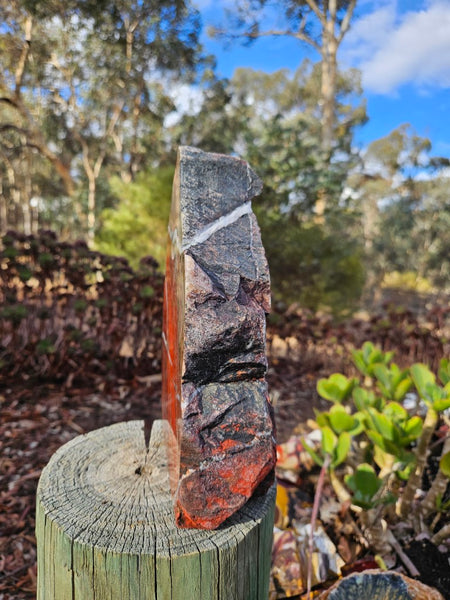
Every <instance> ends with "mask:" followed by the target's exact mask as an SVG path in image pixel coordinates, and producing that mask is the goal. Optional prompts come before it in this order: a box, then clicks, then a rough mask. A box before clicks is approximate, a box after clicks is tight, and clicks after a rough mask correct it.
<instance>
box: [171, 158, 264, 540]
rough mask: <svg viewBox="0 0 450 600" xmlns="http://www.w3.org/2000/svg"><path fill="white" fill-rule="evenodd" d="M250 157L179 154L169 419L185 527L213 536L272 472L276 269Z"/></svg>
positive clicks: (173, 237)
mask: <svg viewBox="0 0 450 600" xmlns="http://www.w3.org/2000/svg"><path fill="white" fill-rule="evenodd" d="M261 187H262V186H261V182H260V180H259V179H258V178H257V176H256V175H255V173H254V172H253V171H252V170H251V169H250V167H249V166H248V165H247V163H246V162H244V161H242V160H240V159H238V158H234V157H229V156H223V155H219V154H211V153H205V152H201V151H200V150H197V149H194V148H187V147H183V148H180V150H179V155H178V162H177V169H176V173H175V179H174V189H173V197H172V212H171V218H170V224H169V233H170V240H171V242H170V245H169V252H168V259H167V269H166V287H165V298H164V332H163V341H164V346H163V416H164V417H165V418H167V419H168V420H169V421H170V423H171V425H172V428H173V431H174V433H175V439H176V442H177V448H176V449H175V451H174V452H173V453H172V465H173V466H172V474H171V479H172V486H173V491H174V500H175V515H176V520H177V524H178V525H179V526H181V527H198V528H205V529H213V528H216V527H218V526H219V525H220V524H221V523H222V522H223V521H224V520H225V519H227V518H228V517H229V516H231V515H232V514H233V513H234V512H236V511H237V510H238V509H239V508H240V507H241V506H243V504H245V502H246V501H247V500H248V499H249V498H250V496H252V495H253V493H255V491H256V490H259V491H261V490H263V489H264V486H267V485H268V484H269V483H270V481H271V479H272V477H273V468H274V463H275V448H274V440H273V420H272V411H271V407H270V404H269V401H268V394H267V384H266V382H265V379H264V376H265V372H266V368H267V362H266V356H265V315H266V313H267V312H268V311H269V309H270V287H269V272H268V267H267V262H266V259H265V255H264V250H263V247H262V244H261V236H260V232H259V228H258V225H257V223H256V219H255V216H254V214H253V212H252V210H251V204H250V201H251V199H252V197H254V196H255V195H256V194H258V193H259V192H260V191H261Z"/></svg>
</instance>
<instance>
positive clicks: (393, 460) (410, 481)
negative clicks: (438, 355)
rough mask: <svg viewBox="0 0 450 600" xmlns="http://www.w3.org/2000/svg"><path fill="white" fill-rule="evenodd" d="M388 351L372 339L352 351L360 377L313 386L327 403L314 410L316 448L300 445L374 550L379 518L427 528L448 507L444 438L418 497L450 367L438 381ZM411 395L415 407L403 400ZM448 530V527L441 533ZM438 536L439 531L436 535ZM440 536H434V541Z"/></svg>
mask: <svg viewBox="0 0 450 600" xmlns="http://www.w3.org/2000/svg"><path fill="white" fill-rule="evenodd" d="M392 359H393V353H392V352H383V351H382V350H380V349H379V348H377V347H376V346H374V345H373V344H372V343H370V342H366V343H365V344H364V345H363V347H362V348H361V349H360V350H356V351H354V352H353V362H354V364H355V366H356V368H357V369H358V371H359V373H360V374H361V377H354V378H349V377H345V376H344V375H342V374H340V373H335V374H333V375H331V376H330V377H328V378H327V379H321V380H319V381H318V384H317V390H318V393H319V395H320V396H321V397H322V398H324V399H325V400H327V401H329V402H330V403H331V407H330V409H329V410H328V411H322V412H319V411H316V426H317V427H318V428H319V429H320V431H321V443H320V444H319V445H318V446H317V447H312V446H311V445H310V444H308V443H307V442H306V441H304V445H305V449H306V450H307V451H308V452H309V454H310V455H311V457H312V458H313V460H314V461H315V462H316V463H317V464H319V465H321V466H322V467H323V465H324V464H325V465H326V467H327V470H328V475H329V478H330V481H331V483H332V485H333V488H334V490H335V492H336V494H337V496H338V498H339V499H340V500H341V501H349V502H350V503H351V505H352V506H353V508H354V510H356V511H357V512H358V513H359V519H360V521H361V523H362V525H363V527H364V528H365V530H366V534H367V535H368V537H369V540H370V542H371V544H372V546H374V549H375V550H378V551H381V550H382V547H383V546H384V547H385V546H386V537H385V536H384V537H383V535H382V529H383V522H384V519H394V520H395V519H398V518H402V519H403V520H404V521H408V522H409V523H410V524H411V526H412V527H413V528H414V529H415V530H420V531H423V530H424V529H426V528H427V527H428V529H429V531H430V533H431V534H432V533H433V529H434V527H435V526H436V524H437V521H438V520H439V519H438V518H436V516H435V518H434V519H432V516H433V515H438V514H442V513H443V512H445V510H448V508H449V506H448V502H446V501H445V491H446V487H447V484H448V482H449V475H450V442H449V440H448V437H447V440H445V441H443V444H442V455H441V459H440V462H439V470H438V472H437V474H436V476H435V478H434V481H432V482H431V486H430V488H429V490H428V492H427V493H426V494H422V500H421V501H420V502H419V501H418V500H416V498H417V496H418V495H419V494H418V492H419V491H420V490H421V487H422V479H423V474H424V469H425V466H426V463H427V457H428V454H429V450H430V444H431V442H432V437H433V433H434V432H435V430H436V427H437V424H438V422H439V418H440V415H441V414H443V413H444V411H446V409H448V408H449V407H450V365H449V361H448V360H447V359H442V360H441V363H440V368H439V372H438V379H439V380H440V383H439V381H438V379H437V378H436V376H435V375H434V374H433V373H432V372H431V370H430V369H429V368H428V367H427V366H426V365H424V364H420V363H416V364H414V365H412V366H411V367H410V368H409V369H400V368H399V367H398V365H396V364H395V363H393V362H392ZM407 394H414V397H415V398H416V399H417V403H416V405H417V410H416V411H414V412H411V411H410V410H408V409H407V408H406V406H405V405H406V403H404V400H405V397H406V396H407ZM444 529H446V528H444ZM441 531H442V530H441ZM440 539H443V538H442V533H441V532H439V533H436V534H435V541H439V540H440Z"/></svg>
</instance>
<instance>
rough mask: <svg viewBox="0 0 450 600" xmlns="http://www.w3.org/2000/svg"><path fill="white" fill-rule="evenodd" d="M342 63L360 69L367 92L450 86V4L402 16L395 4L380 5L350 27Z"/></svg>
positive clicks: (444, 1)
mask: <svg viewBox="0 0 450 600" xmlns="http://www.w3.org/2000/svg"><path fill="white" fill-rule="evenodd" d="M378 6H379V4H378ZM341 59H342V60H343V61H344V62H345V63H347V64H350V65H352V66H357V67H358V68H359V69H361V71H362V73H363V85H364V87H365V89H366V90H368V91H372V92H375V93H380V94H391V93H393V92H395V91H396V89H397V88H398V87H400V86H401V85H403V84H406V83H412V84H415V85H417V86H418V87H429V86H432V87H441V88H446V87H450V1H449V0H435V1H432V2H430V3H429V4H428V6H426V8H424V9H422V10H419V11H415V12H412V11H410V12H406V13H403V14H402V15H400V16H399V15H396V7H395V3H392V2H391V3H389V4H388V5H386V4H385V5H382V6H381V7H379V8H377V9H376V10H375V11H373V12H371V13H370V14H366V15H364V16H363V17H361V18H360V19H358V20H356V21H355V22H354V25H353V27H352V29H351V30H350V32H349V34H348V36H347V40H346V42H345V45H344V47H343V51H342V54H341Z"/></svg>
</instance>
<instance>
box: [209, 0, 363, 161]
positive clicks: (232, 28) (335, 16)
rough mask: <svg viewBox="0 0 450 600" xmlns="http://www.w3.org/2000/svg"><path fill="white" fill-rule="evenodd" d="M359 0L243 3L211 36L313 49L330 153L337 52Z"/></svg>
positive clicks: (325, 144)
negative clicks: (276, 40) (289, 42)
mask: <svg viewBox="0 0 450 600" xmlns="http://www.w3.org/2000/svg"><path fill="white" fill-rule="evenodd" d="M356 3H357V0H281V1H279V0H244V1H243V2H240V3H239V4H238V5H237V6H236V7H235V8H233V9H232V10H230V11H229V23H228V27H227V28H221V27H213V28H211V30H210V31H211V33H212V35H216V36H222V37H224V38H228V39H232V38H237V37H243V38H244V39H246V40H247V41H248V42H252V41H254V40H256V39H258V38H261V37H278V36H283V37H284V36H287V37H290V38H293V39H295V40H297V41H298V42H299V43H301V44H307V45H308V46H309V47H311V48H313V49H314V50H315V51H316V53H317V54H318V55H319V57H320V66H321V78H320V96H319V98H318V104H319V107H320V112H321V144H322V147H323V149H324V151H325V152H326V153H330V152H331V149H332V146H333V143H334V140H335V133H336V128H337V127H338V125H339V124H338V122H337V113H336V92H337V89H338V62H337V53H338V49H339V47H340V45H341V43H342V41H343V39H344V37H345V35H346V33H347V32H348V30H349V28H350V24H351V20H352V17H353V14H354V10H355V7H356Z"/></svg>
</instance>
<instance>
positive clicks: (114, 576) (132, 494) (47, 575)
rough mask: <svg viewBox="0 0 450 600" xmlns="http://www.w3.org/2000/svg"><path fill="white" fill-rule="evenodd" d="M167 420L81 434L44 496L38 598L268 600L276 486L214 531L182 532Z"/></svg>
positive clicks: (48, 478) (44, 479)
mask: <svg viewBox="0 0 450 600" xmlns="http://www.w3.org/2000/svg"><path fill="white" fill-rule="evenodd" d="M170 435H172V434H171V431H170V427H169V426H168V424H167V422H165V421H157V422H156V423H155V424H154V426H153V429H152V434H151V439H150V444H149V447H148V449H147V447H146V445H145V439H144V424H143V422H141V421H131V422H127V423H119V424H117V425H111V426H110V427H105V428H103V429H99V430H97V431H93V432H91V433H89V434H87V435H83V436H79V437H77V438H75V439H74V440H72V441H71V442H69V443H68V444H66V445H64V446H63V447H62V448H60V449H59V450H58V451H57V452H56V453H55V454H54V456H53V457H52V459H51V460H50V462H49V464H48V465H47V467H46V468H45V469H44V471H43V473H42V476H41V479H40V482H39V487H38V493H37V516H36V537H37V543H38V593H37V598H38V600H104V599H105V600H106V599H108V600H116V599H117V600H144V599H145V600H163V599H167V600H191V599H192V600H193V599H199V600H209V599H211V600H219V599H220V600H253V599H254V600H267V597H268V583H269V571H270V553H271V538H272V528H273V507H274V490H273V489H271V490H270V491H269V493H268V494H267V495H265V496H262V497H258V498H253V499H251V500H250V502H249V503H247V504H246V505H245V506H244V508H243V509H241V511H239V512H238V513H237V514H235V515H234V516H233V517H231V518H230V519H229V520H228V521H227V524H226V526H225V525H222V526H221V527H220V528H219V529H217V530H216V531H213V532H210V531H201V530H193V529H178V528H177V527H176V525H175V521H174V515H173V504H172V497H171V494H170V489H169V473H168V465H167V463H168V460H167V447H168V436H170Z"/></svg>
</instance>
